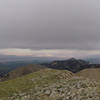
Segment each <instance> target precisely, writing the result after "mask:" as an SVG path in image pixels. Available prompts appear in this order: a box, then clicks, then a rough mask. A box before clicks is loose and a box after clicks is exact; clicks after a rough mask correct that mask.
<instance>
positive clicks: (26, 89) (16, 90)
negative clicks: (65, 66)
mask: <svg viewBox="0 0 100 100" xmlns="http://www.w3.org/2000/svg"><path fill="white" fill-rule="evenodd" d="M72 76H73V74H72V73H71V72H69V71H65V70H62V71H60V70H53V69H44V70H41V71H38V72H34V73H32V74H29V75H26V76H23V77H20V78H17V79H14V80H9V81H5V82H1V83H0V98H4V100H17V99H15V98H18V100H19V98H21V97H23V96H24V95H27V94H28V93H29V94H30V95H31V93H30V92H31V90H32V91H33V93H34V91H35V89H36V88H38V87H41V88H42V87H45V86H46V85H47V86H50V85H51V84H54V83H59V82H60V80H62V79H65V80H68V79H70V78H71V77H72ZM41 88H40V89H41ZM36 90H37V89H36ZM37 91H39V90H37ZM24 93H25V94H24ZM11 98H12V99H11ZM1 100H2V99H1ZM21 100H31V99H21ZM32 100H38V99H32Z"/></svg>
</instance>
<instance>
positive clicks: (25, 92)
mask: <svg viewBox="0 0 100 100" xmlns="http://www.w3.org/2000/svg"><path fill="white" fill-rule="evenodd" d="M0 100H100V81H90V80H89V79H85V78H81V77H76V76H75V75H74V74H73V73H72V72H69V71H67V70H55V69H44V70H40V71H37V72H34V73H32V74H28V75H25V76H23V77H20V78H16V79H14V80H9V81H5V82H1V83H0Z"/></svg>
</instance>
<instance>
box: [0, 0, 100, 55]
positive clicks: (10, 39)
mask: <svg viewBox="0 0 100 100" xmlns="http://www.w3.org/2000/svg"><path fill="white" fill-rule="evenodd" d="M7 48H17V49H19V50H23V49H25V51H26V53H27V52H29V51H27V49H28V50H32V52H33V51H35V50H44V49H45V50H47V51H49V50H50V51H54V52H55V51H56V50H59V51H62V52H63V50H67V51H70V50H72V51H75V50H77V51H79V50H81V51H82V50H83V51H86V50H87V51H88V50H90V51H91V50H94V51H97V50H98V51H99V50H100V0H9V1H8V0H0V49H6V50H8V49H7ZM8 51H9V50H8ZM15 51H16V50H15ZM47 51H46V52H47ZM81 51H80V52H81ZM16 52H17V53H18V52H19V51H16ZM20 52H22V51H20ZM56 52H57V51H56ZM12 53H13V52H12ZM21 54H23V53H21ZM36 54H37V53H36ZM69 54H70V53H69ZM76 54H77V53H76ZM59 55H60V53H59Z"/></svg>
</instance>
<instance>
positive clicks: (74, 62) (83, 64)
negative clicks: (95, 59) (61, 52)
mask: <svg viewBox="0 0 100 100" xmlns="http://www.w3.org/2000/svg"><path fill="white" fill-rule="evenodd" d="M44 65H45V66H47V67H49V68H53V69H60V70H65V69H66V70H69V71H71V72H74V73H76V72H79V71H81V70H83V69H86V68H100V64H91V63H89V62H88V61H85V60H81V59H75V58H71V59H68V60H62V61H53V62H51V63H49V64H44Z"/></svg>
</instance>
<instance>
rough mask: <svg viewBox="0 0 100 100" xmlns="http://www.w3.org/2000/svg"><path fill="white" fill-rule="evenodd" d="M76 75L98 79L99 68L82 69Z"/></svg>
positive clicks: (99, 78) (99, 76)
mask: <svg viewBox="0 0 100 100" xmlns="http://www.w3.org/2000/svg"><path fill="white" fill-rule="evenodd" d="M76 75H78V76H82V77H85V78H89V79H93V80H100V68H90V69H84V70H82V71H80V72H78V73H77V74H76Z"/></svg>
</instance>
